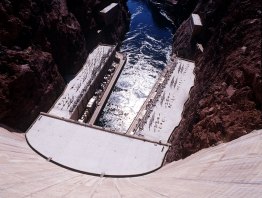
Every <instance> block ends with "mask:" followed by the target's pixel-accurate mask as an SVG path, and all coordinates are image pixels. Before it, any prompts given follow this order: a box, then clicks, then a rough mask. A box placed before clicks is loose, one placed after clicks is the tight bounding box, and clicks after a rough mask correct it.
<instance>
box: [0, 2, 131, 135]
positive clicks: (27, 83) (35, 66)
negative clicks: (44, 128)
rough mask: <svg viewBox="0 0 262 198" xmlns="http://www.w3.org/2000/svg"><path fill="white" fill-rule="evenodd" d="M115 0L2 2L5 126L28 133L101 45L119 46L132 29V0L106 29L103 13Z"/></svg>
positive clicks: (0, 76) (0, 116) (0, 96)
mask: <svg viewBox="0 0 262 198" xmlns="http://www.w3.org/2000/svg"><path fill="white" fill-rule="evenodd" d="M111 2H113V1H112V0H110V1H105V0H96V1H92V0H89V1H83V0H77V2H76V1H72V0H54V1H51V0H48V1H43V0H23V1H15V0H11V1H7V0H4V1H3V2H1V3H0V16H1V19H2V20H1V21H0V25H1V27H2V28H1V30H0V112H1V113H0V123H1V124H4V125H7V126H12V127H14V128H16V129H19V130H22V131H25V130H26V129H27V128H28V126H29V125H30V124H31V123H32V121H33V120H34V119H35V118H36V117H37V115H38V114H39V112H41V111H44V112H46V111H48V109H49V108H50V107H51V105H52V104H53V103H54V101H55V100H56V99H57V97H58V96H59V95H60V94H61V93H62V91H63V89H64V86H65V82H64V79H63V78H64V76H65V75H67V74H75V73H76V72H77V71H78V70H79V69H80V68H81V67H82V64H83V63H84V61H85V59H86V57H87V55H88V53H89V52H90V51H91V50H92V49H93V48H94V47H95V46H96V45H97V44H98V43H99V42H102V43H107V44H111V43H117V42H120V41H121V40H122V37H123V36H124V34H125V32H126V31H127V29H128V26H129V14H128V10H127V7H126V0H121V1H119V11H118V16H117V20H116V21H115V22H114V23H113V24H112V25H109V26H106V27H105V26H104V25H103V24H101V23H100V22H99V20H98V13H99V11H100V10H101V9H102V8H104V7H105V6H107V5H109V4H110V3H111Z"/></svg>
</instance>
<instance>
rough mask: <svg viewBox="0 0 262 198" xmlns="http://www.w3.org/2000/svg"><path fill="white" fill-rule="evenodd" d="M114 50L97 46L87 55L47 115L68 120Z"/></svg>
mask: <svg viewBox="0 0 262 198" xmlns="http://www.w3.org/2000/svg"><path fill="white" fill-rule="evenodd" d="M114 50H115V46H111V45H98V46H97V47H96V48H95V49H94V50H93V51H92V52H91V53H90V54H89V55H88V57H87V59H86V62H85V64H84V66H83V67H82V69H81V70H80V71H79V72H78V74H77V76H76V77H75V78H74V79H72V80H71V81H70V82H69V83H68V85H67V87H66V89H65V90H64V92H63V94H62V95H61V97H60V98H59V99H58V100H57V101H56V103H55V104H54V106H53V107H52V108H51V109H50V111H49V113H50V114H52V115H56V116H60V117H64V118H68V119H69V118H71V117H72V114H73V113H74V110H75V109H76V108H77V106H78V105H79V103H80V102H81V101H82V100H83V97H86V95H87V92H88V91H89V90H90V85H92V84H93V83H94V81H95V79H96V77H97V76H98V75H99V73H100V71H101V70H102V69H103V67H104V66H105V64H106V63H107V61H108V59H110V58H111V56H112V55H113V52H114ZM94 76H95V78H94Z"/></svg>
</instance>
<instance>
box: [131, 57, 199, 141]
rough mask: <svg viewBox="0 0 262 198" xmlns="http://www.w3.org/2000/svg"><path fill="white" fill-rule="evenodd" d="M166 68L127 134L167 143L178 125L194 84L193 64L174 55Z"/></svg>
mask: <svg viewBox="0 0 262 198" xmlns="http://www.w3.org/2000/svg"><path fill="white" fill-rule="evenodd" d="M167 67H169V68H168V69H167V70H166V71H164V72H163V74H162V75H161V76H160V78H159V80H158V81H157V83H156V85H155V87H154V88H153V90H152V92H151V93H150V95H149V97H148V99H147V100H146V101H145V103H144V104H143V106H142V108H141V110H140V111H139V113H138V115H137V117H136V118H135V120H134V122H133V123H132V125H131V127H130V128H129V133H130V134H135V135H139V136H143V137H145V138H147V139H151V140H155V141H163V142H167V141H168V139H169V137H170V135H171V133H172V131H173V130H174V129H175V127H176V126H178V124H179V122H180V120H181V116H182V113H183V109H184V103H185V102H186V101H187V99H188V97H189V91H190V89H191V87H192V86H193V85H194V79H195V74H194V68H195V64H194V63H193V62H191V61H188V60H183V59H180V58H177V59H176V61H175V62H174V63H173V64H171V65H170V66H167Z"/></svg>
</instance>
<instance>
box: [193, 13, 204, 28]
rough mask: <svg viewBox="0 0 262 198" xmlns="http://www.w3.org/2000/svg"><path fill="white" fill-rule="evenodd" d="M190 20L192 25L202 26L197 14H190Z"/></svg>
mask: <svg viewBox="0 0 262 198" xmlns="http://www.w3.org/2000/svg"><path fill="white" fill-rule="evenodd" d="M192 19H193V23H194V25H199V26H202V22H201V19H200V16H199V15H198V14H192Z"/></svg>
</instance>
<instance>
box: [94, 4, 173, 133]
mask: <svg viewBox="0 0 262 198" xmlns="http://www.w3.org/2000/svg"><path fill="white" fill-rule="evenodd" d="M127 4H128V9H129V11H130V13H131V23H130V29H129V32H128V33H127V34H126V37H125V40H124V41H123V43H122V46H121V48H120V51H121V52H123V53H126V54H127V63H126V65H125V67H124V69H123V71H122V74H121V75H120V77H119V79H118V81H117V83H116V85H115V87H114V89H113V91H112V94H111V96H110V97H109V99H108V102H107V104H106V106H105V108H104V110H103V112H102V114H101V116H100V118H99V120H98V121H97V123H96V124H97V125H100V126H103V127H108V128H111V129H113V130H115V131H121V132H124V131H126V130H127V129H128V127H129V126H130V124H131V123H132V121H133V119H134V117H135V116H136V114H137V112H138V111H139V109H140V107H141V106H142V104H143V102H144V101H145V99H146V97H147V96H148V94H149V93H150V90H151V88H152V87H153V85H154V83H155V82H156V80H157V78H158V76H159V74H160V73H161V71H162V70H163V68H164V67H165V65H166V63H167V62H168V60H169V55H170V52H171V44H172V23H171V22H170V21H169V20H168V19H167V18H165V17H164V16H162V15H161V14H160V13H159V12H157V11H155V10H152V9H151V7H150V5H148V3H147V1H146V0H129V1H128V3H127Z"/></svg>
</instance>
